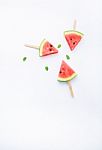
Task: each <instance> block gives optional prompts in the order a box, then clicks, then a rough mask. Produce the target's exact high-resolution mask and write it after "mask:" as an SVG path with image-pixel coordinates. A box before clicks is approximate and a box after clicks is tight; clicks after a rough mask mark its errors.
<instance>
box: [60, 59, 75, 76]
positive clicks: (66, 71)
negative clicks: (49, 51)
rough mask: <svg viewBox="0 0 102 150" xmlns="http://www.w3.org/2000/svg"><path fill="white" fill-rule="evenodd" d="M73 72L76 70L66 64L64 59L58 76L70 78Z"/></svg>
mask: <svg viewBox="0 0 102 150" xmlns="http://www.w3.org/2000/svg"><path fill="white" fill-rule="evenodd" d="M73 73H75V72H74V71H73V70H72V69H71V67H69V66H68V64H66V63H65V62H64V61H62V64H61V68H60V71H59V75H58V76H59V77H60V78H68V77H70V76H71V75H72V74H73Z"/></svg>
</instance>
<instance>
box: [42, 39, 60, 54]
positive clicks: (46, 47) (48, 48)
mask: <svg viewBox="0 0 102 150" xmlns="http://www.w3.org/2000/svg"><path fill="white" fill-rule="evenodd" d="M55 53H58V50H57V49H56V48H55V47H54V46H53V45H52V44H51V43H49V42H48V41H47V40H46V39H44V40H43V41H42V42H41V44H40V47H39V55H40V56H46V55H51V54H55Z"/></svg>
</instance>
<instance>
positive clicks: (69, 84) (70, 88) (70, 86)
mask: <svg viewBox="0 0 102 150" xmlns="http://www.w3.org/2000/svg"><path fill="white" fill-rule="evenodd" d="M68 86H69V90H70V94H71V96H72V97H74V92H73V89H72V85H71V83H70V81H68Z"/></svg>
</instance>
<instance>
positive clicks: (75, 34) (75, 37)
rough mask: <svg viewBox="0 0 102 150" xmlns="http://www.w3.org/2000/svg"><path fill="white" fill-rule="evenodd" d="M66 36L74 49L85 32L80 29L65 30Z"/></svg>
mask: <svg viewBox="0 0 102 150" xmlns="http://www.w3.org/2000/svg"><path fill="white" fill-rule="evenodd" d="M64 36H65V39H66V41H67V43H68V45H69V47H70V49H71V51H72V50H74V48H75V47H76V46H77V45H78V43H79V42H80V40H81V39H82V37H83V36H84V34H83V33H81V32H79V31H75V30H69V31H65V32H64Z"/></svg>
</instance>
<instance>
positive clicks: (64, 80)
mask: <svg viewBox="0 0 102 150" xmlns="http://www.w3.org/2000/svg"><path fill="white" fill-rule="evenodd" d="M76 76H77V73H73V74H72V75H71V76H70V77H68V78H60V77H58V79H57V80H58V81H61V82H66V81H70V80H72V79H73V78H75V77H76Z"/></svg>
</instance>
